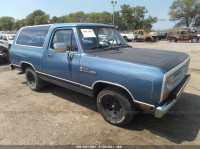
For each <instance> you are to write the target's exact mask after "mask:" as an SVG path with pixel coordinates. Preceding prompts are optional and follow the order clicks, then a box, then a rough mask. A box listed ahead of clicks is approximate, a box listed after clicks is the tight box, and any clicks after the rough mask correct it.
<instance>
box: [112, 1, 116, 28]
mask: <svg viewBox="0 0 200 149" xmlns="http://www.w3.org/2000/svg"><path fill="white" fill-rule="evenodd" d="M111 4H112V5H113V26H114V25H115V5H116V4H117V1H111Z"/></svg>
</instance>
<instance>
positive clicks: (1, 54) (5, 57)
mask: <svg viewBox="0 0 200 149" xmlns="http://www.w3.org/2000/svg"><path fill="white" fill-rule="evenodd" d="M0 60H2V61H3V62H4V63H8V62H9V61H10V60H9V50H8V49H7V48H5V47H3V46H0Z"/></svg>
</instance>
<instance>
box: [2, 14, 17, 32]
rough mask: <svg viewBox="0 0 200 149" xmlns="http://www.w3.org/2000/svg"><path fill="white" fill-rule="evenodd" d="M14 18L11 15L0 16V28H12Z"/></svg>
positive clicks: (6, 29) (5, 29)
mask: <svg viewBox="0 0 200 149" xmlns="http://www.w3.org/2000/svg"><path fill="white" fill-rule="evenodd" d="M14 21H15V19H14V18H13V17H1V18H0V30H2V31H9V30H12V26H13V23H14Z"/></svg>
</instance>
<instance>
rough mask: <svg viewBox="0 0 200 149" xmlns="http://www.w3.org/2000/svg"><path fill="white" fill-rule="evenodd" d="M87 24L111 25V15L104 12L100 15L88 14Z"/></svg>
mask: <svg viewBox="0 0 200 149" xmlns="http://www.w3.org/2000/svg"><path fill="white" fill-rule="evenodd" d="M86 22H88V23H101V24H112V14H111V13H109V12H107V11H104V12H101V13H89V14H87V21H86Z"/></svg>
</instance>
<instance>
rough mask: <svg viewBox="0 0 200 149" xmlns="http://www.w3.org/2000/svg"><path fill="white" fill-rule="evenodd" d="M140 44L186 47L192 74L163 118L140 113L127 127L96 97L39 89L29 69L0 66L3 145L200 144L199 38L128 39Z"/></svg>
mask: <svg viewBox="0 0 200 149" xmlns="http://www.w3.org/2000/svg"><path fill="white" fill-rule="evenodd" d="M129 44H131V45H132V46H133V47H135V48H151V49H164V50H172V51H183V52H186V53H188V54H190V56H191V65H190V69H189V72H190V73H191V74H192V78H191V80H190V82H189V84H188V86H187V87H186V89H185V92H184V93H183V94H182V96H181V99H180V100H179V102H178V103H177V104H176V105H175V106H174V108H173V109H172V110H171V111H170V113H169V114H167V115H166V116H165V117H164V118H162V119H156V118H154V117H153V116H151V115H147V114H143V115H137V116H136V117H135V118H134V120H133V121H132V122H131V123H130V124H129V125H128V126H126V127H124V128H119V127H115V126H112V125H110V124H108V123H106V122H105V121H104V120H103V118H102V117H101V115H100V114H99V113H98V112H97V107H96V103H95V100H94V99H91V98H89V97H87V96H85V95H82V94H79V93H76V92H73V91H70V90H68V89H65V88H62V87H58V86H56V85H50V86H49V87H48V88H46V89H44V90H43V91H41V92H39V93H37V92H33V91H31V90H30V89H29V87H28V86H27V85H26V82H25V77H24V75H18V71H17V70H14V71H10V70H9V65H3V66H0V144H1V145H7V144H12V145H32V144H34V145H35V144H42V145H66V144H71V145H86V144H87V145H99V144H103V145H173V144H188V145H189V144H196V145H200V133H199V129H200V77H199V76H200V43H195V44H193V43H169V42H166V41H159V42H158V43H129Z"/></svg>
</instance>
